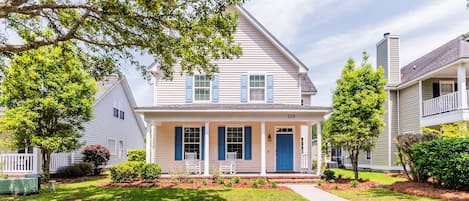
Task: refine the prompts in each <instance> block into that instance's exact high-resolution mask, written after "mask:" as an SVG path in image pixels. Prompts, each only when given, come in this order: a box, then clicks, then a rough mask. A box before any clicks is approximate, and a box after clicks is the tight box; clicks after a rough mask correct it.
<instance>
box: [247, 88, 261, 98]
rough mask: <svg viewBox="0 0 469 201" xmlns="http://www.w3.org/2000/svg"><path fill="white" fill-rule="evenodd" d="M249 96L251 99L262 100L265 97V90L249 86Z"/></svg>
mask: <svg viewBox="0 0 469 201" xmlns="http://www.w3.org/2000/svg"><path fill="white" fill-rule="evenodd" d="M249 98H250V100H252V101H263V100H264V98H265V92H264V89H263V88H260V89H257V88H254V89H253V88H251V90H250V93H249Z"/></svg>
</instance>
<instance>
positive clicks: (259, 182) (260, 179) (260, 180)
mask: <svg viewBox="0 0 469 201" xmlns="http://www.w3.org/2000/svg"><path fill="white" fill-rule="evenodd" d="M257 183H258V184H259V185H261V186H263V185H264V184H265V179H264V178H259V179H257Z"/></svg>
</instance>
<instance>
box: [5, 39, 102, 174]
mask: <svg viewBox="0 0 469 201" xmlns="http://www.w3.org/2000/svg"><path fill="white" fill-rule="evenodd" d="M76 50H77V48H76V47H75V46H73V45H72V44H70V43H59V44H57V45H56V46H43V47H40V48H38V49H34V50H30V51H25V52H21V53H18V54H16V55H15V56H14V57H13V58H12V60H10V61H9V64H8V66H1V68H0V69H1V72H2V73H3V75H4V76H3V78H2V86H1V87H2V90H1V91H2V93H1V95H0V104H1V106H4V107H6V110H5V116H4V117H3V118H0V133H3V134H4V135H7V136H5V138H7V139H10V141H9V143H10V144H11V147H12V148H16V149H24V148H26V147H32V146H36V147H39V149H40V150H41V154H42V161H43V163H42V164H43V166H42V170H43V173H44V179H45V180H47V179H48V178H49V166H50V156H51V154H52V153H54V152H68V151H72V150H75V149H77V148H78V147H80V146H81V144H80V142H79V141H78V139H79V138H80V137H81V130H82V129H83V126H82V123H83V122H87V121H89V120H91V118H92V112H93V102H94V94H95V92H96V86H95V82H94V80H93V79H92V78H91V77H90V76H89V75H88V74H87V73H86V72H85V71H84V70H83V69H84V68H85V67H84V66H83V64H82V63H81V61H80V59H79V57H78V56H77V54H76Z"/></svg>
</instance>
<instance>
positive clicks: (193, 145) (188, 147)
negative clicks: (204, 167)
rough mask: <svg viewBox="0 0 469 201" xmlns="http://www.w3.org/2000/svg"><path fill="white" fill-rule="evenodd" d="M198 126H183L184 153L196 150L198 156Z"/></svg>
mask: <svg viewBox="0 0 469 201" xmlns="http://www.w3.org/2000/svg"><path fill="white" fill-rule="evenodd" d="M200 134H201V133H200V128H199V127H195V128H187V127H186V128H184V153H186V152H196V153H197V158H199V157H200Z"/></svg>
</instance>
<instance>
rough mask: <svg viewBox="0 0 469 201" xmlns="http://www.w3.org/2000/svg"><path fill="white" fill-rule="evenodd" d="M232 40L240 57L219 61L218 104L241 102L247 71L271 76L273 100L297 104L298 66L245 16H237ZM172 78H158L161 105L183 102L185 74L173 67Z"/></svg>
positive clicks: (158, 97) (298, 101)
mask: <svg viewBox="0 0 469 201" xmlns="http://www.w3.org/2000/svg"><path fill="white" fill-rule="evenodd" d="M235 41H236V42H238V43H240V44H241V47H242V48H243V55H242V56H241V57H240V58H239V59H234V60H219V61H216V62H215V63H217V64H218V67H219V103H240V75H241V74H242V73H249V72H252V73H254V72H261V73H270V74H273V75H274V103H284V104H300V102H301V94H300V88H299V76H298V66H296V65H295V64H293V63H292V62H291V61H290V60H288V58H287V57H286V56H285V55H283V54H282V53H281V52H280V51H279V50H278V49H277V48H276V47H275V46H274V45H273V44H272V43H271V42H270V41H269V40H268V39H267V38H266V37H265V36H264V35H263V34H261V32H259V31H258V30H257V29H256V28H255V27H254V26H253V25H252V24H251V23H250V22H249V21H248V20H247V19H246V18H245V17H243V16H240V17H239V26H238V31H237V32H236V33H235ZM175 70H176V72H175V74H174V79H173V81H172V82H170V81H162V80H160V81H159V82H158V84H157V87H156V88H157V89H156V93H155V94H156V98H157V100H156V102H157V103H158V104H160V105H167V104H183V103H185V76H181V75H180V68H179V67H177V66H176V68H175Z"/></svg>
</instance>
